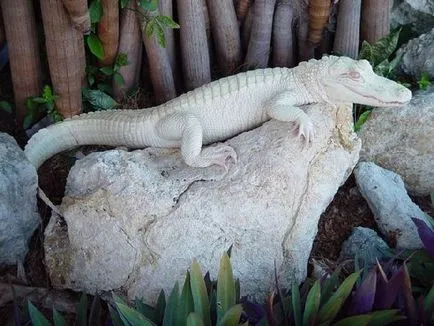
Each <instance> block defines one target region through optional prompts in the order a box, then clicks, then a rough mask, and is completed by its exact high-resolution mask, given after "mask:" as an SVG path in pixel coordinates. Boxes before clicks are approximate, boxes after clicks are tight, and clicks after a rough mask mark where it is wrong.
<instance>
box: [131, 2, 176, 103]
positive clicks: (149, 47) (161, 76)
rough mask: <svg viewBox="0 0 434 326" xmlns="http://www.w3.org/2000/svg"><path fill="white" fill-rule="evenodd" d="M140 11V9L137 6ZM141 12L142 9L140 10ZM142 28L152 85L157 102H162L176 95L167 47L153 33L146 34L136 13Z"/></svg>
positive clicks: (141, 20)
mask: <svg viewBox="0 0 434 326" xmlns="http://www.w3.org/2000/svg"><path fill="white" fill-rule="evenodd" d="M139 10H140V11H142V9H140V8H139ZM142 13H143V11H142ZM156 14H158V12H157V13H156ZM138 17H139V22H140V24H141V30H142V40H143V44H144V45H145V50H146V54H147V56H148V60H149V69H150V74H151V76H150V77H151V81H152V87H153V89H154V95H155V101H156V103H157V104H160V103H164V102H166V101H168V100H170V99H172V98H174V97H176V89H175V82H174V79H173V73H172V66H171V65H170V60H169V55H168V54H167V49H166V48H163V47H161V46H160V45H159V44H158V42H157V40H156V39H155V36H154V35H151V36H147V35H146V32H145V30H144V28H143V23H144V21H143V15H140V14H139V15H138Z"/></svg>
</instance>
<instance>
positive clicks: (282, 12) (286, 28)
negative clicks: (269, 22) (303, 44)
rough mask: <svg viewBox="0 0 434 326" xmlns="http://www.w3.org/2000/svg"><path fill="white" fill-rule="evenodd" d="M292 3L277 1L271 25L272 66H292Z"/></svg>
mask: <svg viewBox="0 0 434 326" xmlns="http://www.w3.org/2000/svg"><path fill="white" fill-rule="evenodd" d="M292 17H293V5H292V4H291V2H290V1H289V0H280V1H278V2H277V5H276V10H275V12H274V22H273V24H274V27H273V66H274V67H293V66H294V43H293V39H292Z"/></svg>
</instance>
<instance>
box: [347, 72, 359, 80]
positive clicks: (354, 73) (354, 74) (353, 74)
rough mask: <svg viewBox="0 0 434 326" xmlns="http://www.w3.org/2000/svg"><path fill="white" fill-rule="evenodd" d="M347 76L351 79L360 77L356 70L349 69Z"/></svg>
mask: <svg viewBox="0 0 434 326" xmlns="http://www.w3.org/2000/svg"><path fill="white" fill-rule="evenodd" d="M348 76H349V77H350V78H351V79H353V80H358V79H360V74H359V73H358V72H357V71H351V72H350V73H349V74H348Z"/></svg>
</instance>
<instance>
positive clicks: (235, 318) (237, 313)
mask: <svg viewBox="0 0 434 326" xmlns="http://www.w3.org/2000/svg"><path fill="white" fill-rule="evenodd" d="M242 312H243V306H242V305H240V304H237V305H235V306H233V307H232V308H230V309H229V310H228V311H226V313H225V315H224V316H223V318H222V319H221V320H220V321H219V322H218V323H217V325H219V326H236V325H238V322H239V321H240V317H241V313H242Z"/></svg>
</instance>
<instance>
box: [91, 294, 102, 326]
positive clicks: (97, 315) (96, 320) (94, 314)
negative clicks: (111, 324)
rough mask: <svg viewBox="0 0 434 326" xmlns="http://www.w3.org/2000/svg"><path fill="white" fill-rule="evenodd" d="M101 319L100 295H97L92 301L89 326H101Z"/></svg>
mask: <svg viewBox="0 0 434 326" xmlns="http://www.w3.org/2000/svg"><path fill="white" fill-rule="evenodd" d="M100 319H101V300H100V298H99V296H98V295H95V296H94V297H93V300H92V304H91V306H90V312H89V325H92V326H94V325H95V326H99V325H100Z"/></svg>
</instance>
